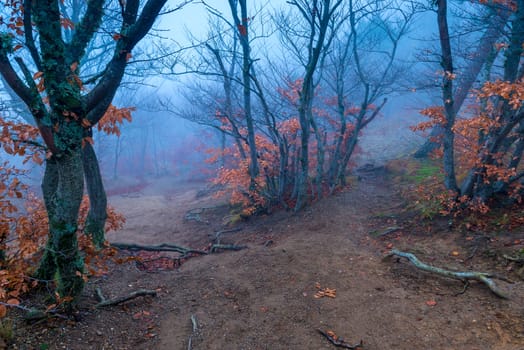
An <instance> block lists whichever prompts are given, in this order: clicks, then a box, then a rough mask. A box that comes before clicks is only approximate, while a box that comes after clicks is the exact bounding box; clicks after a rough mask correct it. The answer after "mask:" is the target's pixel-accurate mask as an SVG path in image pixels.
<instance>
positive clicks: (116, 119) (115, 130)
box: [97, 105, 135, 136]
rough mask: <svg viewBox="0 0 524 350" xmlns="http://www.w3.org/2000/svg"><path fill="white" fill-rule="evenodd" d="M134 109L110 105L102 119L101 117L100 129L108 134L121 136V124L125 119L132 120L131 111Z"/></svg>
mask: <svg viewBox="0 0 524 350" xmlns="http://www.w3.org/2000/svg"><path fill="white" fill-rule="evenodd" d="M134 110H135V108H134V107H125V108H117V107H115V106H113V105H110V106H109V108H108V109H107V111H106V113H105V114H104V116H103V117H102V119H100V121H99V122H98V124H97V127H98V130H99V131H103V132H105V133H106V134H108V135H116V136H120V128H119V125H122V124H123V123H124V120H127V121H128V122H131V120H132V117H131V112H133V111H134Z"/></svg>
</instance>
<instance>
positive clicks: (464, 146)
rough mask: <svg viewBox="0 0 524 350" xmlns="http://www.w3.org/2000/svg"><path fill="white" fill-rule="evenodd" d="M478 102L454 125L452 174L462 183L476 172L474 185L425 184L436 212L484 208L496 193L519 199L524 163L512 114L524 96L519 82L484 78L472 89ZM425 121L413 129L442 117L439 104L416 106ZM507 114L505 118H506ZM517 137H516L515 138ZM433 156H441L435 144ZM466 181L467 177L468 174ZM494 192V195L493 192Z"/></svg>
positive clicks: (426, 126)
mask: <svg viewBox="0 0 524 350" xmlns="http://www.w3.org/2000/svg"><path fill="white" fill-rule="evenodd" d="M476 97H477V104H476V105H474V106H472V107H471V108H470V111H473V114H472V115H471V116H468V117H463V118H459V119H458V120H457V121H456V123H455V125H454V127H453V132H454V134H455V144H454V148H455V155H456V160H455V161H456V166H455V169H456V174H457V179H458V180H459V181H460V183H461V184H464V183H465V182H466V181H468V178H469V177H472V176H473V177H475V184H474V186H473V188H465V187H464V186H462V188H461V189H460V192H459V193H456V192H454V191H446V190H445V189H444V188H443V186H442V184H441V185H440V186H438V185H435V186H426V189H429V188H431V187H432V188H433V190H430V191H427V190H426V191H421V193H425V194H424V196H425V197H426V199H427V200H434V201H435V200H436V201H437V202H439V203H440V205H441V214H450V213H455V214H458V213H460V212H462V211H463V210H470V211H473V212H477V213H480V214H486V213H487V212H489V210H490V205H492V204H495V203H496V202H497V201H496V198H497V196H498V198H511V199H513V200H515V201H516V202H517V203H520V201H521V195H522V188H523V187H522V183H521V182H520V181H519V180H520V179H521V178H522V176H523V174H524V173H523V170H524V169H523V167H522V165H521V164H520V156H521V154H520V153H519V152H522V150H520V151H519V149H520V147H521V146H519V143H518V137H519V136H518V133H519V131H518V130H517V129H516V128H515V123H514V122H513V121H512V119H511V118H512V116H513V118H518V117H519V114H521V112H520V109H521V107H522V102H523V100H524V83H523V81H522V80H520V81H517V82H515V83H510V82H504V81H501V80H496V81H494V82H489V81H488V82H486V83H485V84H484V85H483V86H482V88H481V89H480V90H479V91H477V92H476ZM421 113H422V114H423V115H425V116H427V117H428V118H429V121H427V122H423V123H420V124H419V125H417V126H415V127H414V128H413V129H414V130H416V131H424V130H427V129H429V128H432V127H434V126H438V125H443V124H444V123H445V122H446V118H445V115H444V111H443V108H442V107H438V106H435V107H429V108H426V109H424V110H423V111H422V112H421ZM508 116H509V118H508ZM516 141H517V142H516ZM434 156H435V157H437V158H439V157H441V156H442V150H437V151H436V152H435V153H434ZM469 181H471V180H469ZM496 195H497V196H496Z"/></svg>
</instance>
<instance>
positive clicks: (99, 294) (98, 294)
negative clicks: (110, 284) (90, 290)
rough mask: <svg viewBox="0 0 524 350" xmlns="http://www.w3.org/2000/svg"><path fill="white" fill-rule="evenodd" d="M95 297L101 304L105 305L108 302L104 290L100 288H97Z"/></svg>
mask: <svg viewBox="0 0 524 350" xmlns="http://www.w3.org/2000/svg"><path fill="white" fill-rule="evenodd" d="M95 296H96V298H97V299H98V301H99V302H100V303H103V302H104V301H106V297H104V294H103V293H102V290H101V289H100V287H96V289H95Z"/></svg>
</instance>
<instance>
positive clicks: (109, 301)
mask: <svg viewBox="0 0 524 350" xmlns="http://www.w3.org/2000/svg"><path fill="white" fill-rule="evenodd" d="M146 295H151V296H153V297H156V295H157V292H156V291H154V290H149V289H139V290H136V291H134V292H132V293H130V294H128V295H126V296H123V297H117V298H113V299H106V300H104V301H101V302H99V303H98V304H96V305H95V307H96V308H99V307H105V306H114V305H118V304H122V303H124V302H126V301H129V300H131V299H135V298H138V297H142V296H146Z"/></svg>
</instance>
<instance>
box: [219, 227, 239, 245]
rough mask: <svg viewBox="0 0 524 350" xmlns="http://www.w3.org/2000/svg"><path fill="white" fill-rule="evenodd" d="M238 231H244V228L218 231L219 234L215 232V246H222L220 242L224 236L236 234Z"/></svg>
mask: <svg viewBox="0 0 524 350" xmlns="http://www.w3.org/2000/svg"><path fill="white" fill-rule="evenodd" d="M238 231H242V228H241V227H237V228H233V229H231V230H221V231H217V232H215V239H214V243H215V244H220V240H221V239H222V235H225V234H226V233H234V232H238Z"/></svg>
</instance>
